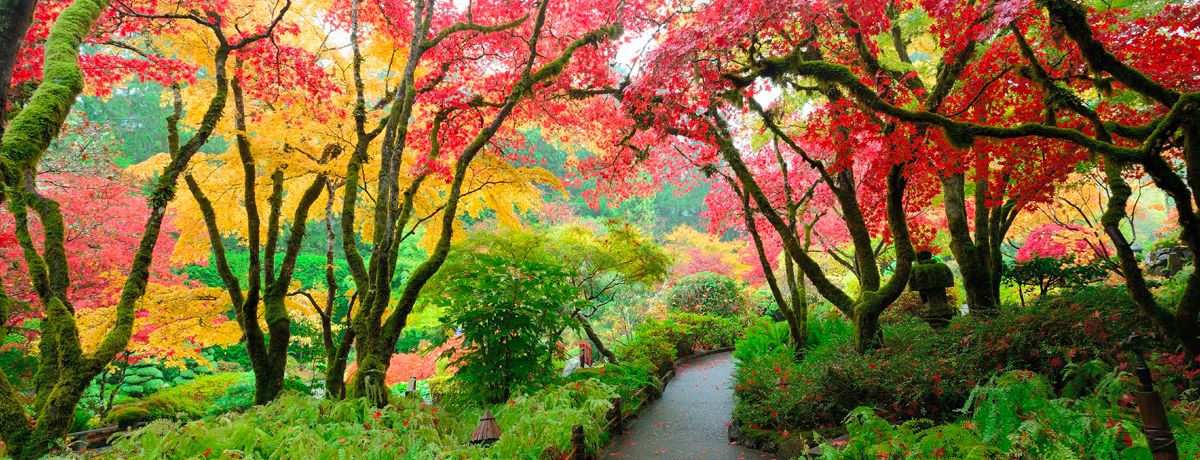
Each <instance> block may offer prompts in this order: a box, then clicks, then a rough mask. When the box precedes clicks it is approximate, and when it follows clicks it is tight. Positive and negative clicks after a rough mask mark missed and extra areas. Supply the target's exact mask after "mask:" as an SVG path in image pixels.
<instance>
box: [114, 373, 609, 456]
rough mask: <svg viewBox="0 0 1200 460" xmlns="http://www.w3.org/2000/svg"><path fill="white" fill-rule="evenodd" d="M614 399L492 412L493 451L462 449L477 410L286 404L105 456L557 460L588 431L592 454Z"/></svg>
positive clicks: (130, 439)
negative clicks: (497, 431)
mask: <svg viewBox="0 0 1200 460" xmlns="http://www.w3.org/2000/svg"><path fill="white" fill-rule="evenodd" d="M613 396H615V393H614V391H613V389H612V387H611V386H609V385H606V384H603V383H601V382H598V381H596V380H594V379H586V380H580V381H576V382H571V383H566V384H562V385H552V386H549V387H546V388H544V389H542V390H540V391H538V392H536V393H533V394H530V395H526V396H519V397H516V398H514V399H513V400H511V401H509V402H508V403H505V404H500V405H496V406H490V407H488V409H489V410H491V412H492V413H493V414H494V415H495V417H496V420H497V423H498V424H499V425H500V427H501V430H502V432H503V436H501V438H500V440H499V441H497V442H496V443H495V444H493V445H492V446H491V447H488V448H484V447H479V446H471V445H468V444H467V440H469V439H470V437H471V432H472V430H473V429H474V428H475V424H476V422H477V421H478V420H479V417H480V414H482V412H483V409H484V408H483V407H453V406H430V405H426V404H425V403H423V402H420V401H417V400H415V399H413V398H400V399H397V400H395V404H394V405H392V406H389V407H387V408H384V409H378V408H376V407H374V406H372V405H371V404H370V402H369V401H367V400H364V399H351V400H346V401H327V400H324V401H323V400H317V399H314V398H310V397H304V396H297V395H294V394H290V393H288V394H284V395H282V396H281V397H280V398H279V399H278V400H276V401H274V402H272V403H270V404H268V405H264V406H257V407H253V408H251V409H250V410H248V411H246V412H245V413H242V414H236V415H231V416H222V417H214V418H207V419H204V420H200V421H194V422H189V423H185V424H179V423H172V422H168V421H165V420H160V421H157V422H154V423H151V424H150V425H149V426H147V427H145V428H143V429H141V430H137V431H134V432H131V433H128V434H120V435H117V436H116V437H114V438H113V439H112V448H111V449H110V450H109V451H107V452H105V454H104V455H111V456H112V457H114V458H123V459H143V458H145V459H151V458H154V459H157V458H162V457H164V456H169V457H171V458H199V457H217V458H228V457H234V456H236V457H238V458H242V457H244V458H362V459H390V458H413V459H426V458H428V459H432V458H504V459H510V458H527V459H535V458H557V457H559V456H561V455H562V453H564V452H565V451H566V450H567V449H568V447H569V445H570V440H571V428H572V426H574V425H577V424H578V425H582V426H584V432H585V433H586V434H587V443H588V445H589V446H590V447H591V448H593V449H594V448H596V447H598V446H600V445H601V444H602V443H603V442H604V441H605V434H604V433H603V432H602V430H601V429H600V428H601V426H602V425H603V424H604V423H605V422H606V418H605V415H606V414H607V412H608V411H609V409H610V408H611V407H612V406H611V403H610V400H611V398H612V397H613Z"/></svg>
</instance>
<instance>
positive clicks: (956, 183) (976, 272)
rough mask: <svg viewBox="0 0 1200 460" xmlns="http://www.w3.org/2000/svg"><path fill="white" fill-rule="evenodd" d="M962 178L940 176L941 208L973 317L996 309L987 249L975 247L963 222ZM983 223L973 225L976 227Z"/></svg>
mask: <svg viewBox="0 0 1200 460" xmlns="http://www.w3.org/2000/svg"><path fill="white" fill-rule="evenodd" d="M964 183H965V177H964V175H963V174H962V173H958V174H952V175H949V176H944V177H942V197H943V206H944V208H945V211H946V226H947V228H948V230H949V233H950V250H951V252H953V253H954V258H955V260H957V261H958V268H959V271H960V272H961V273H962V278H963V290H964V291H966V293H967V304H968V305H970V307H971V312H972V313H975V314H990V313H992V312H994V311H995V309H996V299H995V297H993V293H994V291H995V289H993V287H992V284H993V280H992V271H991V270H990V268H989V265H990V262H989V261H990V258H991V254H990V248H988V249H987V250H988V251H989V252H988V253H984V248H980V247H979V246H977V245H976V242H975V241H974V240H973V239H972V238H971V230H970V226H969V224H968V222H967V206H966V197H965V192H964V189H965V184H964ZM980 224H983V225H985V226H986V223H983V222H976V225H980Z"/></svg>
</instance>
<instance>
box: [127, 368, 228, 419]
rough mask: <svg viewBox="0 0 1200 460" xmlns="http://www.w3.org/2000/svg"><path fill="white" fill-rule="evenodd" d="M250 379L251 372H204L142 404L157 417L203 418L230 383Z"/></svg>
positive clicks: (151, 397) (152, 415)
mask: <svg viewBox="0 0 1200 460" xmlns="http://www.w3.org/2000/svg"><path fill="white" fill-rule="evenodd" d="M249 378H250V376H249V375H246V374H240V373H239V374H234V373H226V374H213V375H204V376H200V377H197V378H195V379H194V380H192V381H190V382H187V383H184V384H181V385H177V386H174V387H171V388H166V389H164V390H162V391H159V392H158V393H155V394H153V395H150V396H148V397H146V398H143V399H142V400H141V401H140V404H141V405H142V406H143V407H145V408H146V409H147V410H149V411H150V415H151V417H152V418H154V419H159V418H182V419H185V420H192V419H197V418H200V417H203V416H204V414H206V413H207V411H208V410H209V408H210V407H212V406H213V405H214V404H215V403H216V402H217V400H219V399H220V398H221V397H222V396H224V395H225V394H226V393H227V392H228V391H229V387H230V386H231V385H234V384H237V383H238V382H245V381H247V380H248V379H249Z"/></svg>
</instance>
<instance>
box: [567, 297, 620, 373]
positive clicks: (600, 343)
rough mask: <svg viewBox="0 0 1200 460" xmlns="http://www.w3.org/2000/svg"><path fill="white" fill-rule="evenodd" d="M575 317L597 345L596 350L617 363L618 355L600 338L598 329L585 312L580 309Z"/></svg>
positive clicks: (609, 360) (611, 361)
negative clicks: (597, 332)
mask: <svg viewBox="0 0 1200 460" xmlns="http://www.w3.org/2000/svg"><path fill="white" fill-rule="evenodd" d="M575 318H576V319H578V320H579V324H580V325H581V326H583V332H584V333H585V334H587V337H588V340H591V341H592V344H594V345H596V351H598V352H600V354H601V355H604V359H607V360H608V362H610V363H613V364H616V363H617V355H616V354H613V352H612V351H611V350H609V349H608V347H606V346H604V341H603V340H601V339H600V336H599V335H597V334H596V330H595V329H593V328H592V323H591V321H588V319H587V318H585V317H584V316H583V313H580V312H579V310H576V311H575Z"/></svg>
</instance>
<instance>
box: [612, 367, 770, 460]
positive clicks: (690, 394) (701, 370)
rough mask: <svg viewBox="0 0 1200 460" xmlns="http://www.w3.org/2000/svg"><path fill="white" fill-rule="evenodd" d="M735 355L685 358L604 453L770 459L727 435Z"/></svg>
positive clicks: (631, 456)
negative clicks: (655, 398)
mask: <svg viewBox="0 0 1200 460" xmlns="http://www.w3.org/2000/svg"><path fill="white" fill-rule="evenodd" d="M733 363H734V359H733V355H732V354H731V353H720V354H715V355H709V356H703V357H700V358H696V359H694V360H691V361H687V362H685V363H683V364H682V365H680V366H679V374H678V375H676V376H675V378H673V379H671V381H670V382H669V383H668V384H667V388H666V390H665V391H664V392H663V397H662V399H659V400H658V401H655V402H653V403H651V404H650V406H649V407H647V408H645V409H644V410H643V411H642V412H641V413H640V414H638V417H637V418H636V419H634V421H633V423H631V424H630V425H629V426H628V427H626V431H625V432H624V433H623V434H622V435H621V436H619V437H617V438H616V439H614V440H613V442H612V444H611V445H610V446H609V448H608V449H607V450H605V452H604V456H605V458H627V459H635V460H636V459H681V460H691V459H716V460H732V459H746V460H751V459H770V458H772V457H771V455H770V454H766V453H763V452H759V451H756V450H752V449H747V448H745V447H741V446H738V445H736V444H730V443H729V441H728V439H729V438H728V434H727V433H728V426H729V421H730V417H731V414H732V412H733Z"/></svg>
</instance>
